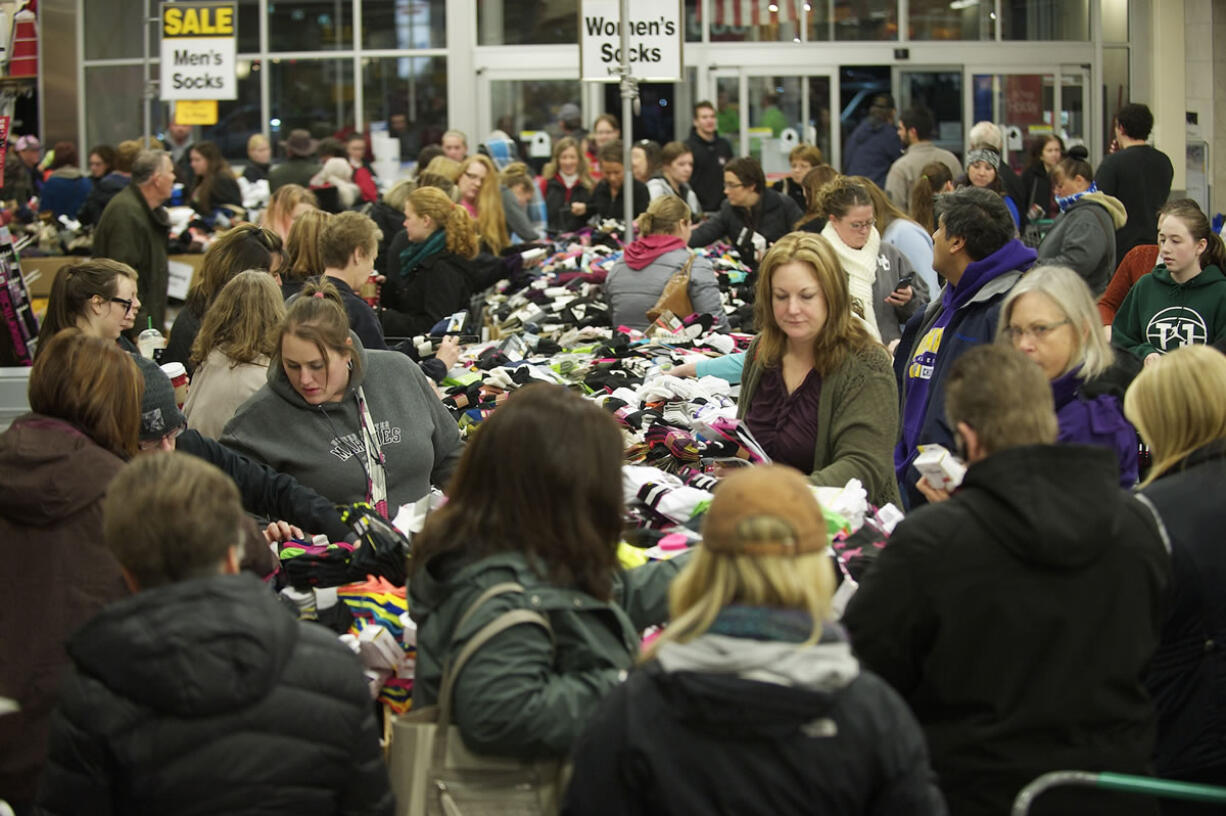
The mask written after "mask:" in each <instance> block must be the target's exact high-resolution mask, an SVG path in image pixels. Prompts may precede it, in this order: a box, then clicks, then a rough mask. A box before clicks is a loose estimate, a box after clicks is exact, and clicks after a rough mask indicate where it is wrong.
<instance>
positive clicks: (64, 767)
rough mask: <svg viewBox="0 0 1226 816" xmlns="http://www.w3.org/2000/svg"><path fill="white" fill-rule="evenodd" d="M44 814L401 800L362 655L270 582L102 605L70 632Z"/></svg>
mask: <svg viewBox="0 0 1226 816" xmlns="http://www.w3.org/2000/svg"><path fill="white" fill-rule="evenodd" d="M68 653H69V656H70V657H71V658H72V662H73V667H74V668H73V671H72V672H71V673H70V674H69V675H68V677H67V678H66V682H65V685H64V687H63V690H62V696H61V700H60V706H59V708H58V709H57V711H56V713H55V715H54V717H53V719H52V725H51V755H50V757H49V760H48V766H47V770H46V772H45V773H44V775H43V780H42V785H41V788H40V792H39V812H41V813H44V814H59V813H64V814H67V813H72V814H95V813H96V814H126V813H130V814H147V813H174V814H178V816H192V814H214V813H227V814H257V813H258V814H265V813H295V814H302V815H305V814H319V816H334V814H339V813H344V814H391V813H392V812H393V799H392V794H391V791H390V789H389V787H388V778H387V768H386V766H385V765H384V763H383V756H382V752H381V751H380V749H379V734H378V730H377V728H376V725H375V719H374V709H373V707H372V705H371V701H370V693H369V692H368V691H367V686H366V681H365V678H364V677H363V674H362V667H361V665H360V664H359V663H358V661H357V658H356V657H355V656H354V655H353V654H352V653H351V652H350V651H349V650H348V649H347V648H346V647H345V646H343V645H342V644H341V643H340V642H339V641H337V639H336V637H335V636H334V635H333V634H332V633H331V632H329V631H327V630H326V629H324V628H322V627H319V626H317V625H316V624H311V623H299V622H298V621H296V620H294V618H293V616H292V614H291V613H290V612H289V611H288V610H287V609H285V607H284V606H283V605H282V604H281V603H280V602H279V601H278V600H277V599H276V596H274V595H273V594H272V593H271V592H270V591H269V590H268V589H267V588H266V587H265V586H264V585H263V584H262V583H260V581H259V580H258V579H256V578H253V577H251V576H249V575H218V576H214V577H211V578H202V579H196V580H190V581H184V582H181V583H177V584H171V585H168V586H164V587H157V588H154V589H148V590H145V591H142V592H138V593H137V594H136V595H134V596H132V597H130V598H127V599H124V600H123V601H120V602H117V603H114V604H112V605H110V606H109V607H107V608H106V609H104V610H103V611H102V612H101V613H99V614H98V616H97V617H95V618H94V619H93V620H91V621H90V622H89V623H87V624H86V625H85V626H84V627H82V628H81V630H79V631H78V632H77V634H76V635H74V636H73V638H72V639H71V640H69V642H68Z"/></svg>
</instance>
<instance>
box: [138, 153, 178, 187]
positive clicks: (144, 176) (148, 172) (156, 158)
mask: <svg viewBox="0 0 1226 816" xmlns="http://www.w3.org/2000/svg"><path fill="white" fill-rule="evenodd" d="M163 158H170V154H169V153H167V152H166V151H165V150H142V151H141V152H139V153H137V154H136V158H135V159H133V160H132V183H133V184H135V185H136V186H137V187H140V186H141V185H142V184H148V183H149V179H151V178H153V174H154V173H156V172H157V171H158V170H160V169H161V167H162V159H163Z"/></svg>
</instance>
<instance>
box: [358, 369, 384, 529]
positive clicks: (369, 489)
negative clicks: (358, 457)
mask: <svg viewBox="0 0 1226 816" xmlns="http://www.w3.org/2000/svg"><path fill="white" fill-rule="evenodd" d="M357 400H358V418H359V419H360V420H361V423H362V456H363V458H364V459H365V462H366V464H365V466H364V468H363V469H364V470H365V471H366V501H367V503H368V504H370V505H371V506H372V507H374V508H375V512H377V513H378V514H379V515H380V516H382V517H383V518H389V516H388V514H387V473H386V471H385V469H384V468H385V465H386V464H387V460H386V459H385V458H384V456H383V448H382V446H381V445H380V444H379V432H378V431H377V430H376V429H375V422H374V420H373V419H372V418H371V416H370V412H369V411H367V410H366V392H365V391H363V390H362V387H361V386H358V393H357Z"/></svg>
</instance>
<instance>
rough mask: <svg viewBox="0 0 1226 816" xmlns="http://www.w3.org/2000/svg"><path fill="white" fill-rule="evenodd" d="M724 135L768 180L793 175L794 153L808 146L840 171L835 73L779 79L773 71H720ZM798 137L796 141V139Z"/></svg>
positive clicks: (718, 100) (718, 98)
mask: <svg viewBox="0 0 1226 816" xmlns="http://www.w3.org/2000/svg"><path fill="white" fill-rule="evenodd" d="M711 78H712V83H713V86H714V88H713V90H714V93H713V94H712V97H711V98H712V99H713V100H714V101H715V104H716V116H717V118H718V121H719V133H720V135H721V136H723V137H725V138H726V139H728V141H730V142H731V143H732V151H733V153H735V154H736V155H738V156H753V157H754V158H755V159H757V160H758V161H759V162H761V164H762V169H763V171H764V172H765V173H766V175H767V179H768V180H774V179H777V178H781V177H783V176H784V175H786V174H787V172H788V153H789V151H790V150H791V148H792V147H793V146H795V144H797V143H799V142H803V143H806V144H812V145H816V146H817V147H818V148H820V149H821V151H822V155H823V157H825V160H826V161H827V162H829V163H831V164H833V165H835V166H836V167H837V166H838V155H837V154H838V150H839V144H838V142H837V141H836V140H835V139H834V138H833V133H832V129H831V126H830V121H831V118H830V106H831V100H832V99H834V98H835V95H836V94H837V92H838V91H837V89H838V82H837V80H836V78H835V71H834V69H830V70H828V71H814V72H811V73H806V74H776V73H769V71H768V69H758V68H720V69H719V70H716V71H712V72H711ZM793 135H794V136H795V140H793Z"/></svg>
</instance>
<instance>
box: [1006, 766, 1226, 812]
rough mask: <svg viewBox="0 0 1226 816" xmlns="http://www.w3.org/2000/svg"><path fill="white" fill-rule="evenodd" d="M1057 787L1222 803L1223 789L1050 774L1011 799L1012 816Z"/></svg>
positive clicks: (1117, 777) (1109, 775) (1225, 796)
mask: <svg viewBox="0 0 1226 816" xmlns="http://www.w3.org/2000/svg"><path fill="white" fill-rule="evenodd" d="M1061 785H1082V786H1085V787H1091V788H1097V789H1099V790H1105V791H1116V792H1119V793H1137V794H1144V795H1146V796H1157V797H1159V798H1162V799H1183V800H1185V801H1191V802H1212V803H1218V804H1226V788H1221V787H1218V786H1216V785H1199V784H1194V783H1192V782H1174V781H1171V780H1169V779H1155V778H1153V777H1152V776H1132V775H1130V774H1117V773H1090V772H1088V771H1052V772H1051V773H1045V774H1043V775H1042V776H1040V777H1039V778H1038V779H1035V780H1034V781H1033V782H1031V783H1030V784H1029V785H1027V786H1026V787H1024V788H1022V790H1021V793H1019V794H1018V795H1017V798H1016V799H1014V800H1013V816H1026V814H1028V813H1029V812H1030V806H1031V804H1033V803H1034V800H1035V798H1036V797H1037V796H1039V794H1041V793H1044V792H1045V791H1048V790H1050V789H1052V788H1055V787H1059V786H1061Z"/></svg>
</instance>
